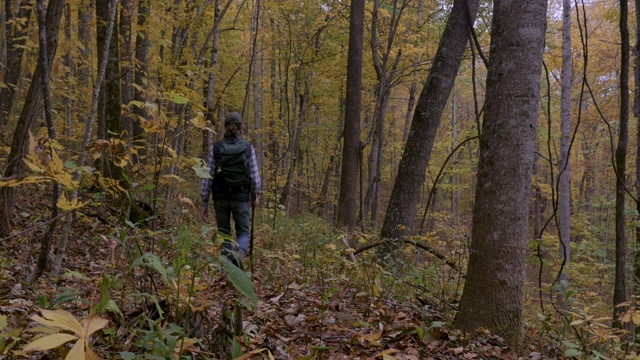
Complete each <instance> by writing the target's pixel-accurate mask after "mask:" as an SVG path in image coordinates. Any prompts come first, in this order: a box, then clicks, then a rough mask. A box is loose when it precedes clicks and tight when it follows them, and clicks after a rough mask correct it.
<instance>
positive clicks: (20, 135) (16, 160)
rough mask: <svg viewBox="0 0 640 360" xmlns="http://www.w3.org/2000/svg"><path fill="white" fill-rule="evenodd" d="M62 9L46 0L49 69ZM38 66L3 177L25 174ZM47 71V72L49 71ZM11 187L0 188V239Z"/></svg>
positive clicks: (7, 223)
mask: <svg viewBox="0 0 640 360" xmlns="http://www.w3.org/2000/svg"><path fill="white" fill-rule="evenodd" d="M63 9H64V1H63V0H50V4H49V6H48V8H47V15H46V24H47V29H49V31H47V41H46V42H47V58H48V59H51V61H49V67H51V66H52V64H53V59H54V58H55V54H56V49H57V48H58V29H59V26H60V19H61V18H62V12H63ZM40 66H41V64H40V63H38V65H36V70H35V71H34V73H33V78H32V80H31V85H30V86H29V91H28V92H27V97H26V98H25V102H24V106H23V108H22V112H21V114H20V119H19V120H18V124H17V125H16V129H15V130H14V132H13V141H12V142H11V152H10V153H9V157H8V160H7V167H6V169H5V172H4V176H5V177H9V176H14V175H15V176H21V175H23V174H24V171H25V164H24V162H23V161H22V158H23V157H24V156H25V155H26V154H27V148H28V145H29V132H30V131H31V129H32V128H33V124H35V122H36V119H38V118H39V117H40V116H41V115H42V86H43V83H42V77H41V73H42V69H40ZM49 70H51V69H49ZM15 196H16V188H15V187H0V238H2V237H6V236H9V234H10V232H11V220H12V218H13V210H14V207H15Z"/></svg>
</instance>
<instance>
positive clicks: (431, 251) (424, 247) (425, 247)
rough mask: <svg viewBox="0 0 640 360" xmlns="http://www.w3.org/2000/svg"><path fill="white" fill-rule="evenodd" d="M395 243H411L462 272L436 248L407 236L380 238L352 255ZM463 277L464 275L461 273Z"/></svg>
mask: <svg viewBox="0 0 640 360" xmlns="http://www.w3.org/2000/svg"><path fill="white" fill-rule="evenodd" d="M395 243H403V244H411V245H413V246H415V247H417V248H420V249H422V250H424V251H426V252H428V253H429V254H431V255H433V256H435V257H437V258H438V259H440V260H442V261H444V262H445V264H447V265H449V267H451V268H452V269H453V270H455V271H457V272H459V273H462V271H460V269H459V268H458V266H457V265H456V264H455V263H454V262H453V261H451V260H448V259H447V258H446V257H445V256H444V255H442V254H441V253H439V252H438V251H437V250H436V249H434V248H432V247H431V246H429V245H428V244H425V243H424V242H420V241H417V240H411V239H407V238H400V239H386V240H380V241H377V242H374V243H371V244H369V245H365V246H363V247H361V248H359V249H357V250H356V251H354V252H353V256H355V255H358V254H360V253H361V252H363V251H366V250H369V249H373V248H374V247H378V246H380V245H384V244H395ZM463 277H464V275H463Z"/></svg>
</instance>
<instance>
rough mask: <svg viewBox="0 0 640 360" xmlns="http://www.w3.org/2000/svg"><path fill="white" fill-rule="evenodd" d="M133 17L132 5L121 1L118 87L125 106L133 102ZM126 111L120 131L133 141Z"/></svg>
mask: <svg viewBox="0 0 640 360" xmlns="http://www.w3.org/2000/svg"><path fill="white" fill-rule="evenodd" d="M132 16H133V3H132V1H131V0H122V6H121V9H120V38H121V39H122V42H121V43H120V53H121V54H122V60H124V61H122V62H121V63H122V64H123V65H122V68H121V69H120V73H121V75H120V86H121V89H122V99H121V103H122V104H123V105H125V106H127V105H129V103H130V102H131V101H132V100H133V97H134V93H133V92H134V87H133V83H134V71H133V64H134V61H133V48H132V45H133V44H132V39H131V36H132V35H131V17H132ZM128 113H129V112H128V111H127V112H125V114H123V116H122V129H123V130H124V131H126V134H125V138H126V139H129V141H131V143H130V145H131V144H132V141H133V119H132V117H131V116H130V115H128Z"/></svg>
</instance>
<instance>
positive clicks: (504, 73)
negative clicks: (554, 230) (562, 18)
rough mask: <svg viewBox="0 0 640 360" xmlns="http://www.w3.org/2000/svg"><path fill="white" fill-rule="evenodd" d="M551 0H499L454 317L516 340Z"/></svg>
mask: <svg viewBox="0 0 640 360" xmlns="http://www.w3.org/2000/svg"><path fill="white" fill-rule="evenodd" d="M546 10H547V1H546V0H529V1H526V2H525V1H509V0H496V1H494V5H493V23H492V26H491V49H490V56H489V64H488V74H487V97H486V102H485V115H484V123H483V127H482V135H481V136H480V159H479V164H478V186H477V189H476V197H475V204H474V209H473V220H472V229H473V230H472V234H471V247H470V250H469V252H470V253H469V264H468V269H467V276H466V280H465V286H464V291H463V293H462V298H461V300H460V307H459V311H458V314H457V316H456V319H455V324H456V325H457V326H458V327H459V328H460V329H461V330H463V331H466V332H474V331H475V330H476V329H477V328H480V327H483V328H485V329H488V330H490V331H491V332H492V333H495V334H498V335H500V336H502V337H504V338H505V339H506V340H507V341H508V342H509V343H511V344H512V345H514V346H516V347H519V346H520V345H521V344H522V341H523V336H524V332H523V330H524V327H523V325H524V314H523V307H524V285H525V260H526V244H527V240H528V225H529V199H530V196H531V174H532V170H533V156H534V150H535V139H536V125H537V121H538V106H539V104H538V101H539V99H540V78H541V76H540V75H541V70H542V54H543V49H544V37H545V30H546Z"/></svg>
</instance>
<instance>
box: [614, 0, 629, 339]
mask: <svg viewBox="0 0 640 360" xmlns="http://www.w3.org/2000/svg"><path fill="white" fill-rule="evenodd" d="M628 14H629V10H628V4H627V0H620V42H621V47H620V50H621V66H620V125H619V133H618V146H617V147H616V155H615V157H616V159H615V162H616V275H615V286H614V288H613V326H615V327H617V328H623V327H624V324H623V323H622V322H621V321H620V318H621V317H622V315H623V314H624V313H625V312H626V311H627V309H628V308H629V307H628V306H623V305H621V304H623V303H625V302H626V301H627V295H628V294H627V275H626V269H625V267H626V264H627V258H626V254H627V238H626V235H625V233H624V231H625V226H624V222H625V216H624V211H625V206H624V198H625V174H626V167H627V165H626V160H627V144H628V142H629V129H628V128H629V56H630V54H629V27H628V24H627V21H628V16H629V15H628Z"/></svg>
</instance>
